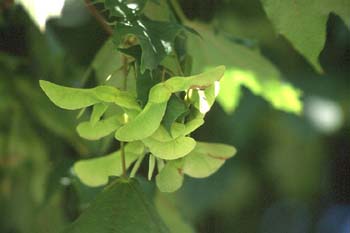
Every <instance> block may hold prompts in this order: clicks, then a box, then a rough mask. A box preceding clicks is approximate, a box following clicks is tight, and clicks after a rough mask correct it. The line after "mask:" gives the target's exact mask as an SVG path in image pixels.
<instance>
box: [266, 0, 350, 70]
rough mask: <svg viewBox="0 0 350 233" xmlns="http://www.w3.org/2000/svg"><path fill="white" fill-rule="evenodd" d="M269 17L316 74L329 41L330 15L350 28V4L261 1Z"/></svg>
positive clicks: (329, 0)
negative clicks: (334, 14)
mask: <svg viewBox="0 0 350 233" xmlns="http://www.w3.org/2000/svg"><path fill="white" fill-rule="evenodd" d="M261 2H262V4H263V7H264V9H265V11H266V14H267V16H268V17H269V18H270V20H271V22H272V23H273V25H274V26H275V28H276V31H277V32H278V33H280V34H282V35H284V36H285V37H286V38H287V39H288V40H289V41H290V42H292V44H293V46H294V47H295V49H296V50H298V51H299V52H300V53H301V54H302V55H303V56H304V57H305V58H306V59H308V60H309V61H310V63H311V64H312V65H313V66H314V67H315V69H316V70H318V71H322V68H321V66H320V63H319V60H318V57H319V55H320V52H321V51H322V49H323V47H324V44H325V41H326V26H327V20H328V16H329V13H331V12H333V13H336V14H338V15H339V16H340V17H342V18H343V20H344V22H345V23H346V24H347V25H348V27H350V13H349V12H350V3H349V1H347V0H294V1H278V0H261Z"/></svg>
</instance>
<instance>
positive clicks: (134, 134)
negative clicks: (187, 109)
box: [115, 102, 167, 142]
mask: <svg viewBox="0 0 350 233" xmlns="http://www.w3.org/2000/svg"><path fill="white" fill-rule="evenodd" d="M166 106H167V103H166V102H165V103H158V104H157V103H148V104H147V105H146V107H145V108H144V109H143V110H142V112H141V113H140V114H139V115H137V116H136V118H135V119H133V120H131V121H130V122H128V123H127V124H125V125H124V126H122V127H121V128H120V129H118V131H117V132H116V134H115V137H116V139H118V140H119V141H125V142H130V141H136V140H141V139H144V138H146V137H149V136H150V135H152V134H153V133H154V132H155V131H156V130H157V129H158V127H159V125H160V122H161V121H162V118H163V116H164V113H165V110H166Z"/></svg>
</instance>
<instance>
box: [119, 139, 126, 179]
mask: <svg viewBox="0 0 350 233" xmlns="http://www.w3.org/2000/svg"><path fill="white" fill-rule="evenodd" d="M120 150H121V159H122V170H123V177H126V162H125V142H120Z"/></svg>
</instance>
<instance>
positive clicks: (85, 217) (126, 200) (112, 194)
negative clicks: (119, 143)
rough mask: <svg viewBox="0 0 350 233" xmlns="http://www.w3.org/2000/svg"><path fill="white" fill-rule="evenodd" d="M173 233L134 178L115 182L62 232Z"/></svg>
mask: <svg viewBox="0 0 350 233" xmlns="http://www.w3.org/2000/svg"><path fill="white" fill-rule="evenodd" d="M83 232H84V233H97V232H98V233H136V232H137V233H169V230H168V229H167V227H166V226H165V224H164V223H163V222H162V220H161V219H160V217H159V215H158V214H157V212H156V210H155V208H154V206H153V205H152V204H151V202H150V201H149V200H148V199H147V197H146V195H145V194H144V193H143V192H142V190H141V188H140V186H139V184H138V183H137V181H136V180H134V179H131V180H129V179H117V180H115V181H112V183H111V184H109V185H108V186H107V187H106V188H105V189H104V190H103V191H102V192H101V193H100V194H99V195H98V196H97V197H96V199H95V201H94V202H92V203H91V205H90V207H89V208H88V209H87V210H86V211H85V212H83V213H82V214H81V215H80V216H79V218H78V219H77V220H76V221H75V222H74V223H73V224H71V225H70V226H69V227H68V228H66V229H65V230H64V231H63V232H62V233H83Z"/></svg>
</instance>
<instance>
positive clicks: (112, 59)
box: [91, 39, 123, 88]
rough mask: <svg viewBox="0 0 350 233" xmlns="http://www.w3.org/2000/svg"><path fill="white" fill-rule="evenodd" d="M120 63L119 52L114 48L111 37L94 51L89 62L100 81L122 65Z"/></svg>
mask: <svg viewBox="0 0 350 233" xmlns="http://www.w3.org/2000/svg"><path fill="white" fill-rule="evenodd" d="M122 65H123V64H122V62H121V59H120V54H119V53H118V50H117V49H116V48H115V45H114V44H113V41H112V39H109V40H107V41H106V42H105V43H104V44H103V46H102V47H101V48H100V50H99V51H98V52H97V53H96V55H95V57H94V60H93V61H92V64H91V66H92V68H93V69H94V70H95V72H96V76H97V79H98V80H99V81H100V83H103V82H105V81H106V80H107V79H108V77H109V76H110V75H112V74H113V73H114V72H116V71H117V70H118V69H119V68H120V67H122ZM119 88H121V87H119Z"/></svg>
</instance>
